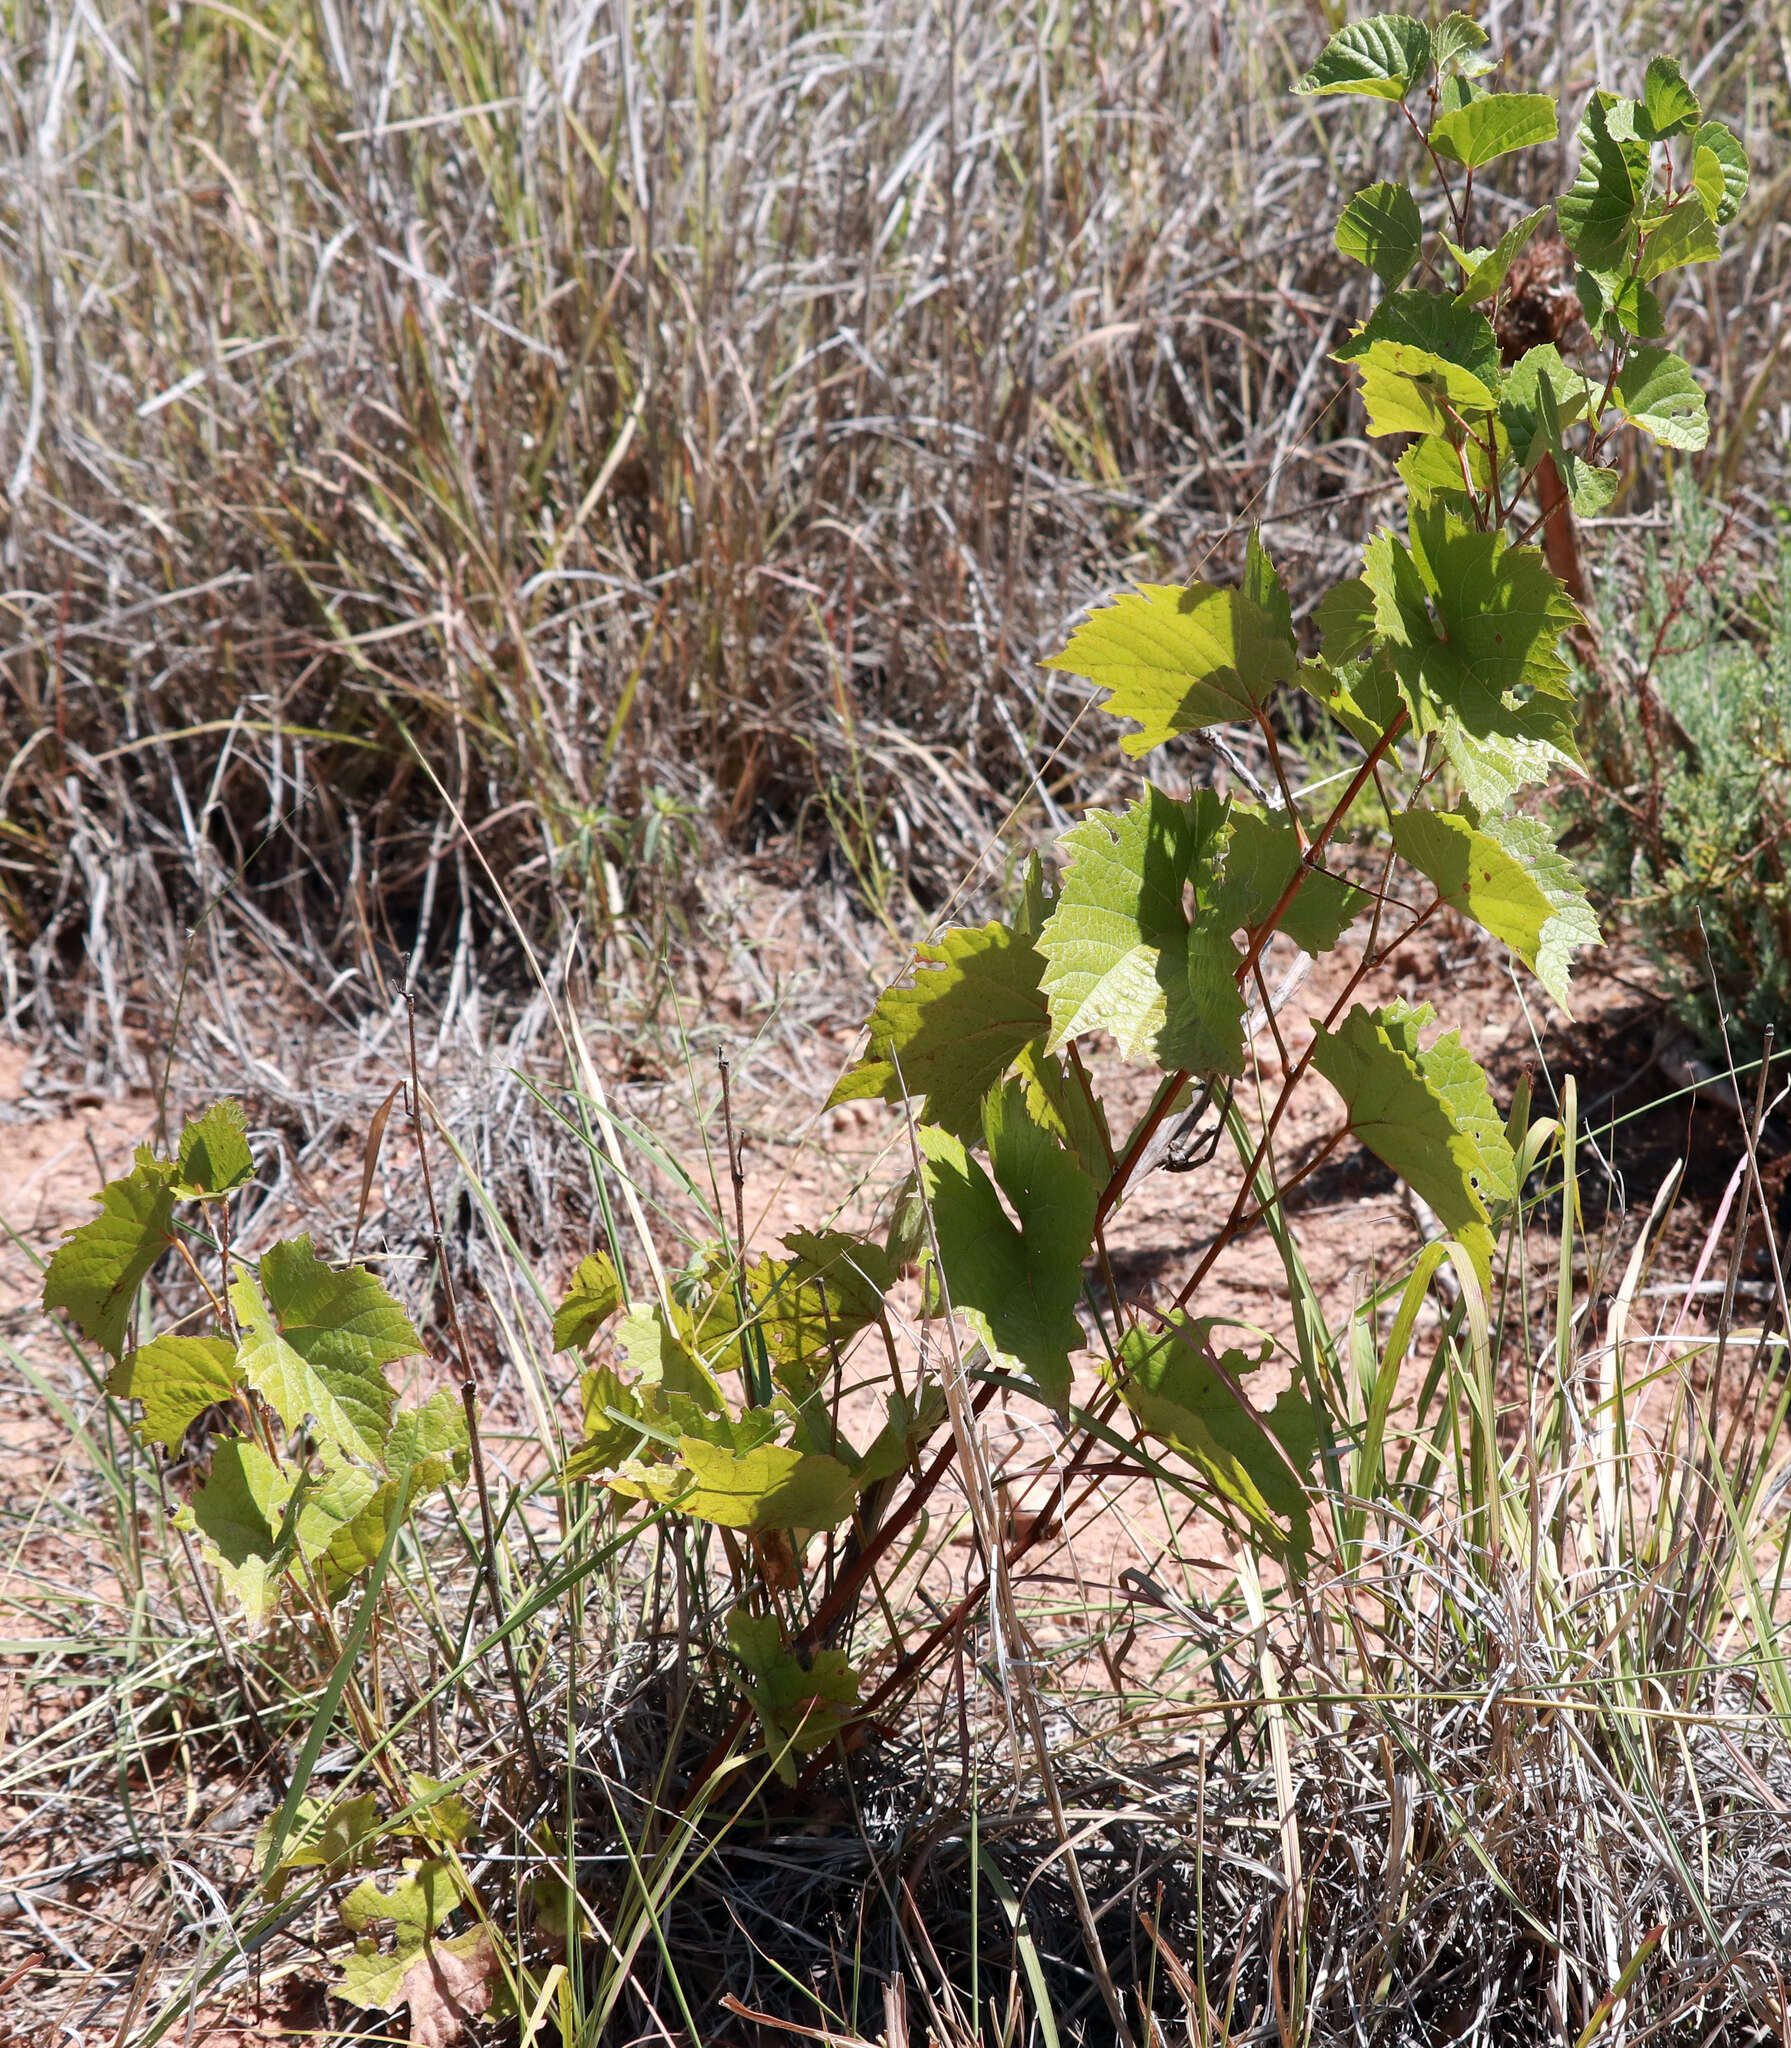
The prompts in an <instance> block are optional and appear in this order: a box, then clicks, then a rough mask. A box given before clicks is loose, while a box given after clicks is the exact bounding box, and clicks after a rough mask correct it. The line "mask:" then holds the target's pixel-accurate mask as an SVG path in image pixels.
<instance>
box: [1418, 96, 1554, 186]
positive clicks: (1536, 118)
mask: <svg viewBox="0 0 1791 2048" xmlns="http://www.w3.org/2000/svg"><path fill="white" fill-rule="evenodd" d="M1559 125H1560V124H1559V121H1558V119H1557V116H1556V113H1555V102H1554V100H1553V99H1552V98H1551V97H1550V95H1549V94H1547V93H1545V92H1496V93H1481V94H1478V95H1477V96H1476V97H1475V98H1473V99H1471V100H1468V101H1467V102H1466V103H1465V104H1464V105H1462V106H1459V107H1457V108H1456V109H1455V110H1454V112H1453V113H1448V114H1442V115H1439V116H1438V118H1437V120H1436V121H1435V122H1434V123H1433V125H1432V127H1431V131H1430V146H1431V148H1432V149H1434V150H1435V151H1436V153H1437V155H1438V156H1443V157H1447V158H1448V159H1449V161H1450V162H1451V163H1457V164H1465V165H1466V166H1467V167H1468V169H1469V170H1478V169H1479V168H1480V166H1481V165H1482V164H1489V163H1491V162H1492V161H1493V160H1494V158H1495V157H1501V156H1506V155H1509V154H1510V152H1511V151H1512V150H1514V149H1529V148H1531V147H1533V146H1534V145H1535V144H1537V143H1540V142H1553V141H1554V139H1555V136H1556V134H1557V133H1558V132H1559Z"/></svg>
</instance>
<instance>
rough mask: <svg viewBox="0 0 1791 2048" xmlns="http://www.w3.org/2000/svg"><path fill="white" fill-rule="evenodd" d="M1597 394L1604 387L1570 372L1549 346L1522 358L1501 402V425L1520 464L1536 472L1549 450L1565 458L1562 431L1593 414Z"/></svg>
mask: <svg viewBox="0 0 1791 2048" xmlns="http://www.w3.org/2000/svg"><path fill="white" fill-rule="evenodd" d="M1601 393H1602V386H1600V385H1597V384H1594V383H1593V382H1592V380H1591V379H1590V378H1589V377H1587V376H1586V375H1584V373H1583V372H1581V371H1579V370H1575V369H1572V368H1570V367H1569V365H1568V364H1567V363H1566V362H1565V361H1564V360H1563V358H1562V355H1561V351H1560V350H1559V349H1558V348H1556V347H1555V345H1554V343H1553V342H1544V343H1543V344H1542V345H1541V346H1540V347H1539V348H1533V349H1529V350H1527V351H1526V352H1525V353H1524V354H1523V355H1521V356H1520V357H1519V358H1518V359H1517V361H1516V362H1515V363H1513V364H1512V366H1511V370H1510V372H1509V374H1508V375H1507V377H1506V379H1505V389H1504V391H1503V392H1502V393H1501V395H1500V398H1499V423H1500V425H1501V426H1502V427H1503V428H1504V429H1505V432H1506V435H1507V436H1508V437H1509V439H1510V442H1511V453H1512V456H1513V458H1514V459H1515V460H1516V462H1517V463H1518V464H1519V466H1520V467H1521V468H1523V469H1534V468H1535V466H1536V464H1537V463H1538V462H1540V461H1541V460H1542V458H1543V456H1544V455H1545V454H1546V453H1548V452H1550V451H1551V450H1552V451H1553V453H1554V454H1555V455H1557V456H1559V455H1562V454H1564V453H1565V452H1566V448H1565V444H1564V442H1563V441H1562V438H1561V436H1562V434H1563V432H1564V431H1565V430H1566V429H1567V428H1568V427H1571V426H1572V425H1574V424H1575V422H1576V421H1578V420H1580V419H1582V418H1584V417H1585V416H1586V415H1587V414H1588V413H1590V412H1591V411H1592V410H1593V408H1594V407H1595V406H1596V404H1597V402H1598V399H1599V397H1600V395H1601Z"/></svg>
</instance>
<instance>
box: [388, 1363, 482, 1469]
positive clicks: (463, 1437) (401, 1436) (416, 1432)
mask: <svg viewBox="0 0 1791 2048" xmlns="http://www.w3.org/2000/svg"><path fill="white" fill-rule="evenodd" d="M470 1453H471V1445H470V1442H469V1440H468V1437H467V1428H466V1401H465V1397H464V1396H463V1395H461V1394H459V1393H456V1392H455V1391H454V1390H453V1389H452V1388H449V1387H443V1388H441V1389H440V1390H439V1391H438V1392H436V1393H433V1394H431V1395H430V1396H429V1398H428V1399H427V1400H426V1401H418V1402H417V1403H416V1404H415V1405H414V1406H412V1407H409V1408H400V1409H399V1410H398V1412H397V1414H396V1415H394V1416H393V1417H392V1426H391V1429H390V1431H389V1432H388V1433H387V1436H386V1470H387V1471H388V1472H389V1473H391V1475H392V1477H393V1479H394V1480H395V1481H396V1482H397V1483H398V1484H399V1485H404V1484H405V1483H406V1482H408V1484H409V1490H410V1492H411V1494H412V1495H416V1494H419V1493H427V1492H429V1491H430V1490H431V1489H432V1488H434V1487H437V1486H442V1485H445V1484H446V1483H447V1481H448V1480H450V1479H454V1480H460V1479H464V1478H465V1477H466V1474H467V1461H468V1458H469V1456H470Z"/></svg>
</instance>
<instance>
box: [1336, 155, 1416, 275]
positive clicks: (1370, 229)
mask: <svg viewBox="0 0 1791 2048" xmlns="http://www.w3.org/2000/svg"><path fill="white" fill-rule="evenodd" d="M1336 242H1337V247H1338V250H1339V252H1340V253H1341V254H1343V255H1345V256H1349V257H1353V258H1354V259H1355V261H1356V262H1358V263H1365V264H1366V265H1367V266H1368V268H1369V269H1370V270H1372V271H1373V272H1374V274H1375V276H1376V277H1378V278H1379V279H1380V281H1381V283H1382V284H1384V285H1385V286H1386V287H1387V289H1388V290H1389V291H1392V290H1394V289H1395V287H1397V286H1398V285H1401V284H1403V283H1404V282H1405V279H1406V277H1407V276H1408V275H1409V273H1410V271H1411V267H1412V265H1413V264H1414V263H1416V262H1417V260H1418V252H1419V250H1420V249H1421V248H1422V247H1423V244H1424V223H1423V222H1422V221H1421V220H1420V219H1419V217H1418V202H1417V200H1415V199H1414V198H1413V197H1412V195H1411V193H1410V192H1409V191H1408V190H1407V189H1406V187H1405V186H1403V185H1395V184H1391V183H1389V182H1388V181H1387V180H1386V179H1382V180H1381V182H1380V183H1379V184H1378V185H1370V186H1368V187H1367V188H1366V189H1365V190H1363V191H1361V192H1358V193H1357V194H1356V196H1355V198H1353V199H1352V200H1351V201H1350V203H1349V204H1348V205H1347V206H1346V207H1345V208H1344V209H1343V212H1342V214H1341V215H1340V216H1339V217H1338V221H1337V234H1336Z"/></svg>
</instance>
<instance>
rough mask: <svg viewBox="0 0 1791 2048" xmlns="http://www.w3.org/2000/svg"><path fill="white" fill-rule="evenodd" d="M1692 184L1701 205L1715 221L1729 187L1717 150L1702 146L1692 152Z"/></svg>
mask: <svg viewBox="0 0 1791 2048" xmlns="http://www.w3.org/2000/svg"><path fill="white" fill-rule="evenodd" d="M1691 182H1692V190H1693V192H1695V193H1696V194H1697V197H1698V203H1699V205H1701V206H1702V207H1703V209H1704V211H1705V212H1706V213H1707V214H1709V216H1710V218H1711V219H1712V220H1715V219H1716V218H1717V216H1718V215H1719V214H1720V213H1721V212H1722V210H1723V202H1724V201H1725V200H1726V199H1727V197H1728V187H1727V185H1726V184H1725V183H1724V181H1723V162H1722V158H1721V157H1719V156H1718V155H1717V153H1716V151H1715V150H1713V149H1707V148H1705V147H1704V146H1703V145H1702V144H1700V145H1699V146H1698V147H1697V148H1696V149H1694V150H1693V151H1692V162H1691Z"/></svg>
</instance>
